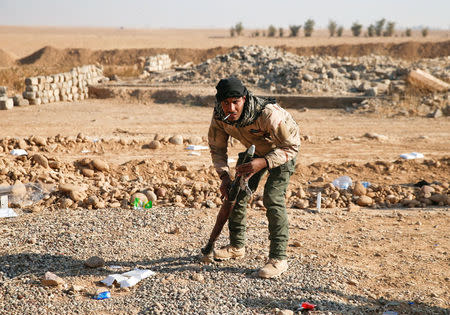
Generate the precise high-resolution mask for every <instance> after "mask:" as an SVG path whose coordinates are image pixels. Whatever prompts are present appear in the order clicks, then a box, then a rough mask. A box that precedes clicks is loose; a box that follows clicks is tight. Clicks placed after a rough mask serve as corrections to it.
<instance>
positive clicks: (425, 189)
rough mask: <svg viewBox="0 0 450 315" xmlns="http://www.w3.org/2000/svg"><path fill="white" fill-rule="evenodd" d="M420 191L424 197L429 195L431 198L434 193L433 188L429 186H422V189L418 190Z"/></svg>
mask: <svg viewBox="0 0 450 315" xmlns="http://www.w3.org/2000/svg"><path fill="white" fill-rule="evenodd" d="M420 191H421V192H422V193H423V194H424V195H427V194H429V195H430V196H431V194H432V193H434V192H435V189H434V188H433V187H431V186H428V185H424V186H422V188H420Z"/></svg>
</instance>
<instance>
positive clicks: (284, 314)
mask: <svg viewBox="0 0 450 315" xmlns="http://www.w3.org/2000/svg"><path fill="white" fill-rule="evenodd" d="M276 314H277V315H294V312H293V311H291V310H279V311H278V312H277V313H276Z"/></svg>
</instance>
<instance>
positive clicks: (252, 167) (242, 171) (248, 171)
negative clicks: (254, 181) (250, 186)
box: [236, 158, 267, 180]
mask: <svg viewBox="0 0 450 315" xmlns="http://www.w3.org/2000/svg"><path fill="white" fill-rule="evenodd" d="M265 167H267V161H266V159H265V158H256V159H253V160H252V161H251V162H248V163H245V164H241V165H239V166H237V167H236V172H237V175H238V176H242V177H243V178H244V180H248V179H249V178H250V177H252V176H253V174H255V173H258V172H259V171H260V170H262V169H263V168H265Z"/></svg>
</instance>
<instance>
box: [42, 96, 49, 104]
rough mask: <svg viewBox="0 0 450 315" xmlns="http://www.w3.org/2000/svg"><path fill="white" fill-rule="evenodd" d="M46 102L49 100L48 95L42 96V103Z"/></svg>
mask: <svg viewBox="0 0 450 315" xmlns="http://www.w3.org/2000/svg"><path fill="white" fill-rule="evenodd" d="M48 102H49V100H48V97H45V96H44V97H43V98H42V104H48Z"/></svg>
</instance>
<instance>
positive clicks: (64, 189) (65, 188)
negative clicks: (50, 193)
mask: <svg viewBox="0 0 450 315" xmlns="http://www.w3.org/2000/svg"><path fill="white" fill-rule="evenodd" d="M74 190H76V191H82V190H83V188H82V187H81V186H77V185H73V184H60V185H59V191H62V192H65V193H70V192H71V191H74Z"/></svg>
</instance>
